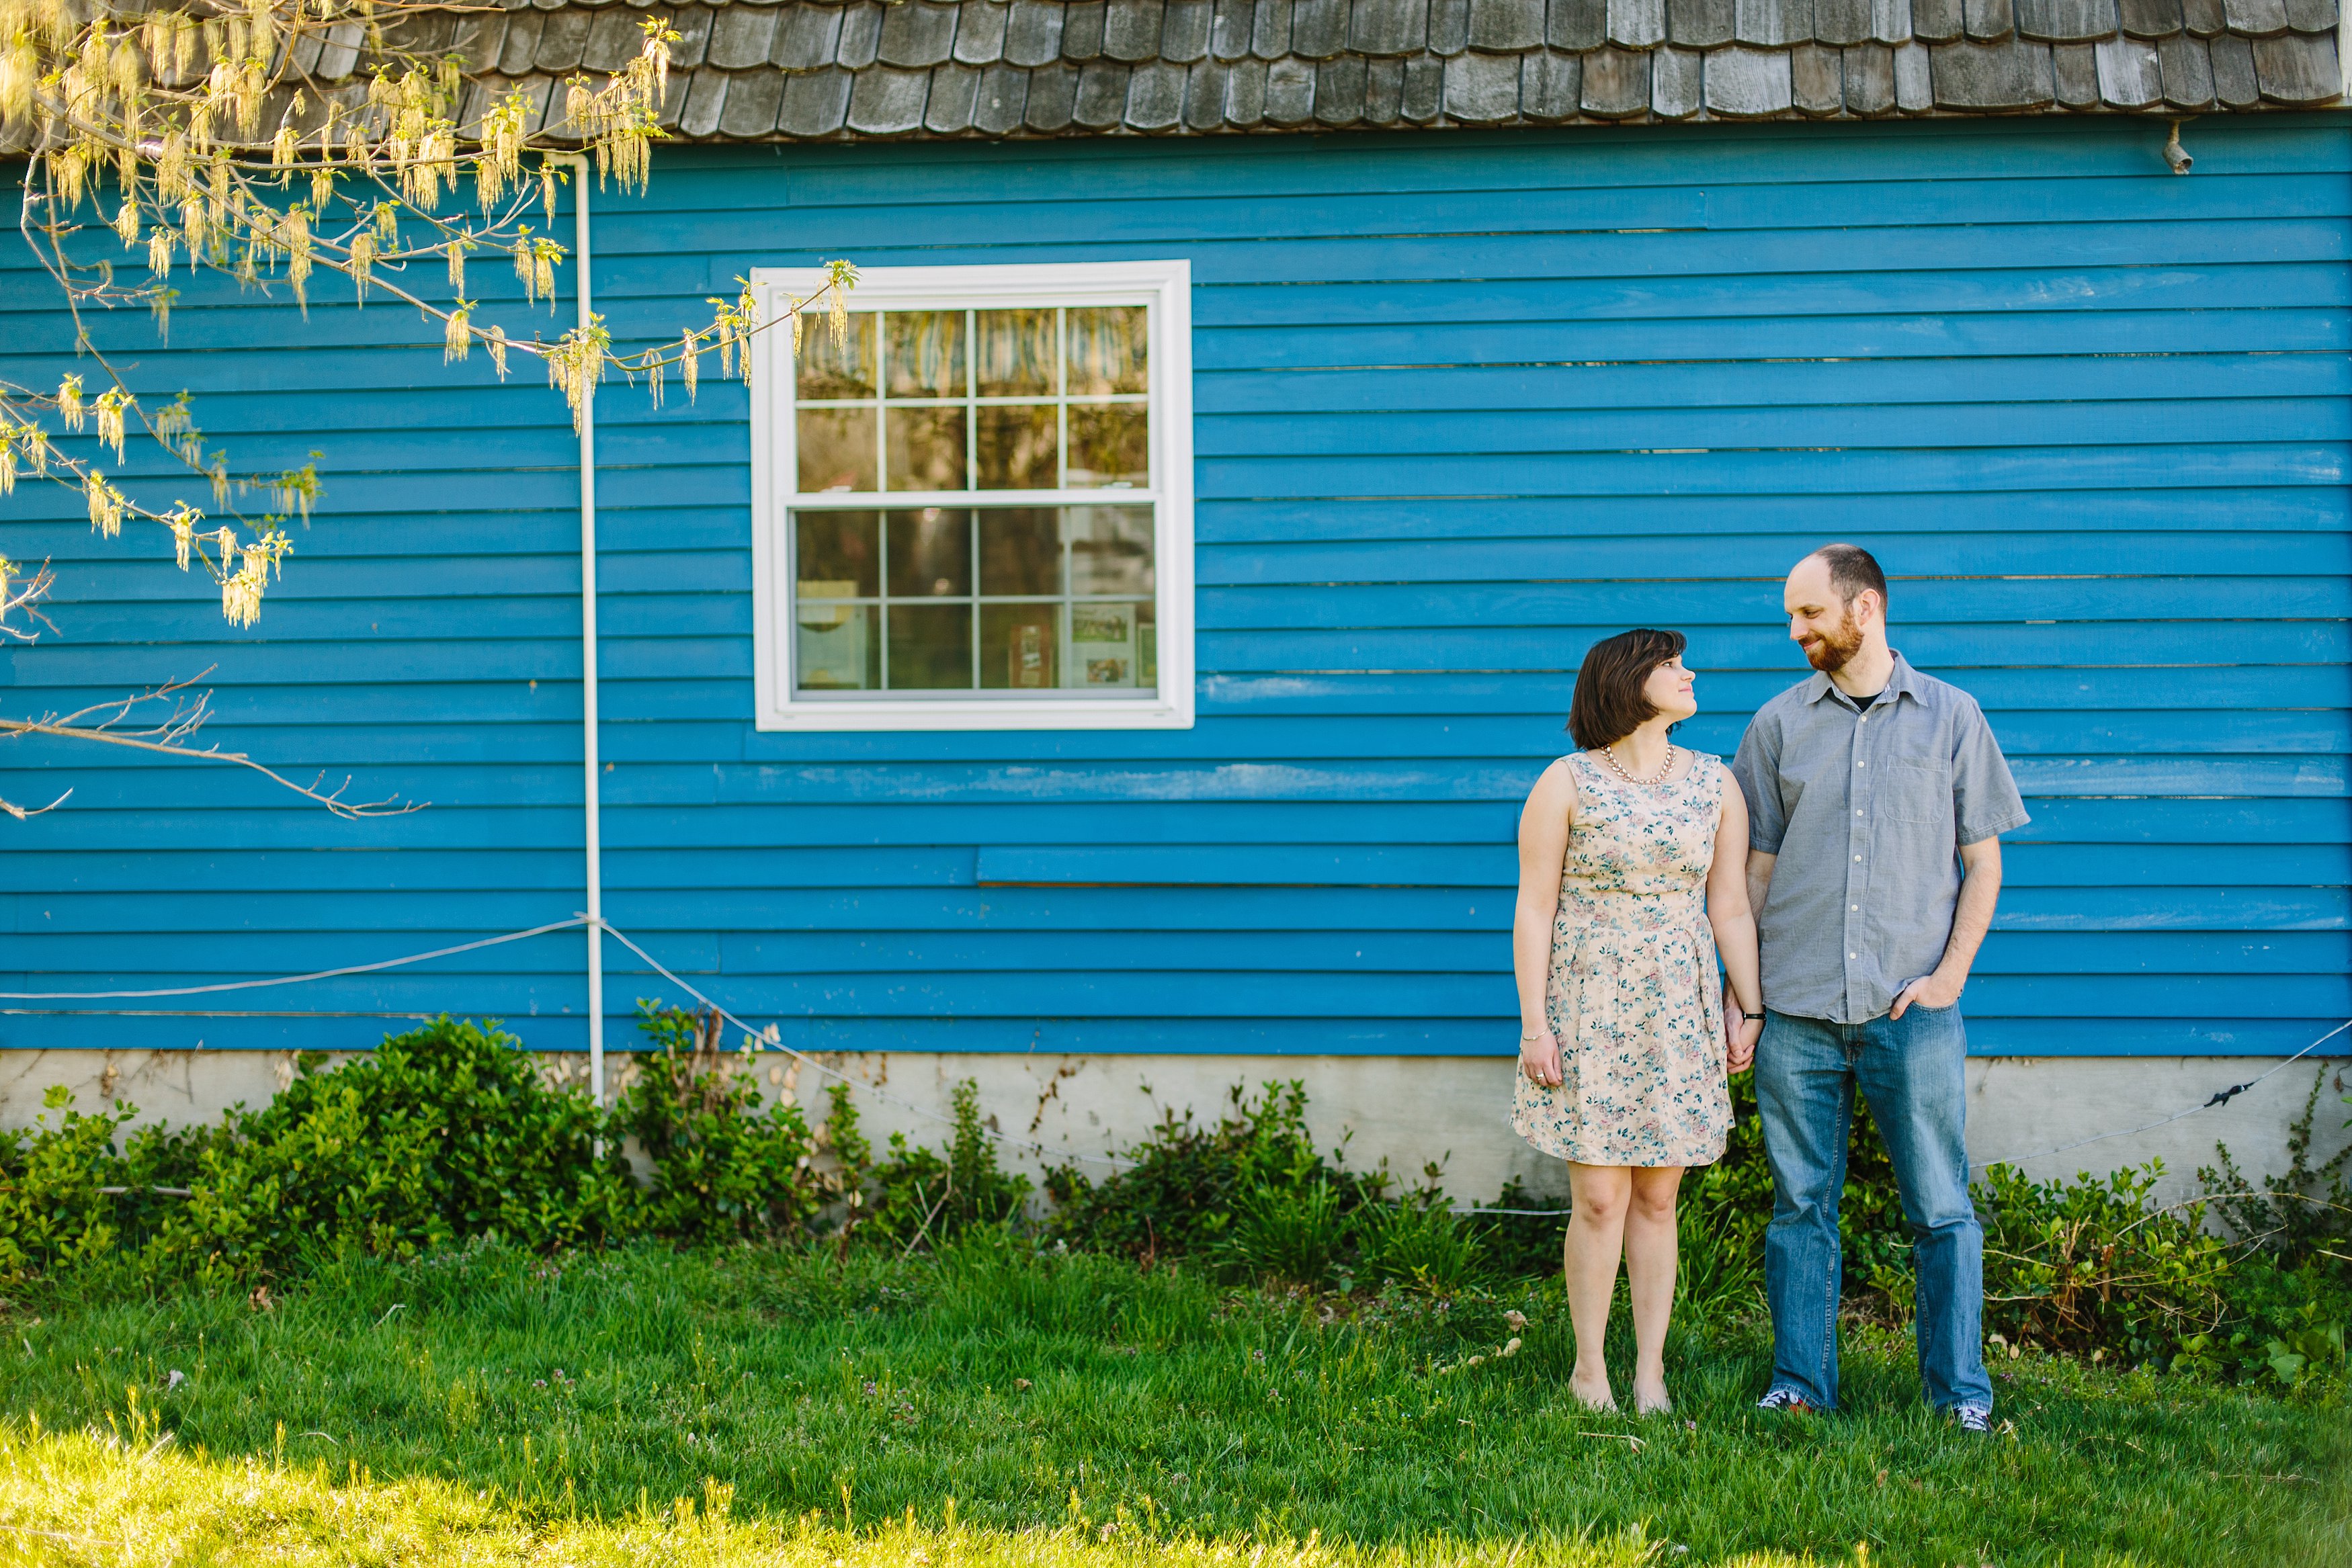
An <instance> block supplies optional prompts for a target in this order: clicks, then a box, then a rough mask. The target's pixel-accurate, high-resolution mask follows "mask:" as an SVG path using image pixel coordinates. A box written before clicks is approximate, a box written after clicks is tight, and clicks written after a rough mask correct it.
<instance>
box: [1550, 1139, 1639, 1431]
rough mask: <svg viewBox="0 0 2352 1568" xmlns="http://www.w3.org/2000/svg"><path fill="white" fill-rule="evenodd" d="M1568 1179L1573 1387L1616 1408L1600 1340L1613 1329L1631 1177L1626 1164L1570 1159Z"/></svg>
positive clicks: (1566, 1255)
mask: <svg viewBox="0 0 2352 1568" xmlns="http://www.w3.org/2000/svg"><path fill="white" fill-rule="evenodd" d="M1568 1182H1569V1190H1570V1194H1571V1195H1572V1196H1571V1199H1570V1201H1571V1203H1572V1205H1573V1207H1571V1208H1570V1211H1569V1217H1568V1239H1567V1240H1566V1241H1565V1242H1563V1243H1562V1244H1561V1248H1560V1255H1561V1264H1562V1275H1563V1278H1564V1281H1565V1282H1566V1284H1567V1288H1568V1321H1569V1322H1570V1324H1571V1325H1572V1326H1573V1327H1574V1328H1575V1330H1576V1369H1575V1370H1574V1371H1573V1372H1571V1373H1570V1374H1569V1379H1568V1386H1569V1391H1570V1393H1572V1394H1574V1395H1575V1396H1577V1398H1578V1399H1580V1400H1581V1401H1583V1403H1584V1404H1585V1405H1586V1406H1588V1407H1590V1408H1591V1409H1595V1410H1614V1409H1615V1408H1617V1399H1616V1396H1614V1395H1612V1393H1610V1391H1609V1364H1608V1362H1607V1361H1606V1360H1605V1359H1604V1357H1603V1355H1602V1344H1603V1342H1604V1341H1605V1340H1606V1339H1607V1337H1608V1333H1609V1299H1610V1297H1612V1295H1614V1294H1616V1291H1617V1260H1618V1259H1619V1257H1621V1256H1622V1253H1623V1251H1624V1242H1625V1207H1626V1201H1627V1198H1628V1197H1629V1196H1630V1195H1631V1192H1632V1189H1633V1182H1632V1177H1631V1176H1630V1174H1629V1173H1628V1171H1627V1170H1626V1168H1625V1167H1624V1166H1580V1165H1578V1164H1576V1163H1575V1162H1574V1161H1570V1163H1569V1167H1568Z"/></svg>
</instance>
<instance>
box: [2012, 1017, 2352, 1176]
mask: <svg viewBox="0 0 2352 1568" xmlns="http://www.w3.org/2000/svg"><path fill="white" fill-rule="evenodd" d="M2347 1029H2352V1019H2345V1020H2344V1021H2343V1022H2342V1023H2340V1024H2337V1025H2336V1027H2335V1028H2334V1029H2331V1030H2328V1031H2327V1032H2326V1034H2323V1035H2321V1036H2320V1037H2319V1038H2318V1039H2317V1040H2313V1041H2312V1042H2311V1043H2310V1044H2309V1045H2306V1046H2305V1047H2304V1048H2303V1049H2302V1050H2301V1051H2296V1052H2295V1053H2294V1055H2293V1056H2290V1057H2288V1058H2287V1059H2286V1060H2285V1061H2282V1062H2280V1063H2279V1064H2278V1065H2277V1066H2275V1067H2273V1068H2272V1069H2271V1070H2270V1071H2268V1072H2264V1073H2261V1074H2259V1075H2257V1076H2255V1077H2252V1078H2249V1079H2247V1080H2246V1081H2245V1082H2243V1083H2233V1084H2231V1085H2230V1087H2229V1088H2227V1089H2217V1090H2215V1091H2214V1092H2213V1096H2212V1098H2211V1099H2210V1100H2207V1101H2206V1102H2205V1103H2203V1104H2201V1105H2191V1106H2189V1109H2187V1110H2186V1111H2175V1112H2174V1113H2172V1114H2171V1115H2169V1116H2167V1117H2165V1118H2163V1119H2162V1120H2160V1121H2155V1122H2150V1123H2148V1124H2147V1125H2146V1126H2143V1127H2119V1128H2117V1129H2116V1131H2114V1132H2112V1133H2097V1134H2093V1135H2092V1136H2090V1137H2087V1138H2077V1139H2075V1140H2074V1142H2073V1143H2071V1144H2061V1145H2058V1146H2057V1147H2056V1148H2054V1149H2044V1150H2042V1152H2041V1153H2040V1154H2038V1155H2011V1156H2008V1157H2006V1158H2002V1159H1998V1160H1979V1161H1976V1162H1975V1163H1974V1164H1972V1165H1970V1166H1969V1169H1970V1170H1979V1171H1980V1170H1986V1169H1990V1167H1991V1166H2014V1165H2023V1164H2024V1163H2026V1162H2027V1161H2028V1160H2046V1159H2049V1158H2051V1157H2053V1155H2063V1154H2066V1153H2069V1152H2071V1151H2073V1150H2075V1149H2080V1148H2086V1147H2088V1146H2089V1145H2093V1144H2104V1143H2105V1142H2106V1141H2107V1140H2108V1139H2109V1138H2128V1137H2133V1136H2135V1135H2137V1134H2141V1133H2153V1132H2155V1131H2156V1130H2157V1129H2158V1127H2169V1126H2170V1125H2172V1124H2173V1123H2175V1122H2178V1121H2181V1120H2183V1119H2184V1118H2186V1117H2189V1116H2194V1115H2195V1114H2197V1113H2198V1112H2200V1111H2210V1110H2211V1109H2212V1108H2213V1107H2214V1106H2216V1105H2226V1104H2228V1103H2230V1102H2231V1100H2234V1099H2236V1098H2237V1097H2238V1096H2239V1095H2241V1094H2243V1093H2244V1092H2246V1091H2247V1090H2249V1089H2252V1088H2253V1087H2254V1086H2255V1085H2256V1084H2258V1083H2260V1082H2263V1079H2266V1078H2271V1077H2273V1076H2275V1075H2276V1074H2278V1073H2281V1072H2284V1071H2286V1070H2287V1069H2288V1068H2290V1067H2293V1066H2294V1064H2295V1063H2296V1062H2298V1061H2302V1060H2303V1059H2304V1058H2305V1057H2306V1056H2309V1055H2310V1054H2311V1053H2312V1052H2313V1051H2317V1050H2318V1049H2319V1048H2320V1047H2321V1046H2323V1045H2326V1043H2327V1042H2328V1041H2329V1040H2334V1039H2335V1038H2336V1036H2337V1035H2339V1034H2342V1033H2343V1032H2344V1031H2345V1030H2347Z"/></svg>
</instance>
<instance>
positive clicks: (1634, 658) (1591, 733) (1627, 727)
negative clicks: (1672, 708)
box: [1568, 626, 1690, 751]
mask: <svg viewBox="0 0 2352 1568" xmlns="http://www.w3.org/2000/svg"><path fill="white" fill-rule="evenodd" d="M1689 645H1690V639H1689V638H1687V637H1685V636H1684V635H1683V634H1682V633H1681V632H1659V631H1654V630H1653V629H1652V628H1650V627H1647V626H1637V627H1635V628H1634V629H1633V631H1631V632H1618V633H1617V635H1615V636H1614V637H1603V638H1602V639H1601V641H1600V642H1598V643H1594V644H1592V646H1591V649H1589V650H1588V651H1587V652H1586V653H1585V655H1584V667H1583V668H1582V669H1580V670H1579V671H1577V672H1576V694H1575V695H1573V696H1572V697H1570V699H1569V704H1568V733H1569V734H1570V735H1572V736H1574V737H1576V744H1577V745H1579V746H1580V747H1583V748H1584V749H1585V750H1587V751H1598V750H1600V749H1601V747H1604V746H1607V745H1609V744H1611V743H1612V742H1613V741H1619V740H1622V739H1624V738H1625V737H1627V736H1629V735H1631V734H1633V732H1634V731H1635V730H1637V729H1639V728H1641V727H1643V725H1645V724H1647V723H1649V722H1650V721H1651V720H1652V719H1654V718H1655V717H1657V716H1658V710H1657V709H1656V708H1654V707H1653V706H1651V705H1650V699H1649V698H1647V697H1645V696H1643V695H1642V687H1643V685H1644V684H1645V683H1646V682H1647V681H1648V680H1649V678H1650V672H1651V671H1653V670H1654V669H1656V668H1657V667H1658V666H1659V665H1660V664H1665V663H1667V662H1668V661H1670V660H1674V659H1678V658H1680V657H1682V652H1683V650H1684V649H1685V648H1686V647H1688V646H1689Z"/></svg>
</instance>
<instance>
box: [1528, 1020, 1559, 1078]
mask: <svg viewBox="0 0 2352 1568" xmlns="http://www.w3.org/2000/svg"><path fill="white" fill-rule="evenodd" d="M1519 1072H1520V1074H1521V1076H1523V1077H1525V1078H1526V1079H1527V1081H1528V1082H1530V1083H1532V1084H1534V1085H1535V1086H1536V1087H1537V1088H1538V1089H1557V1088H1559V1041H1558V1040H1554V1039H1553V1038H1552V1034H1551V1030H1548V1029H1547V1030H1543V1031H1542V1032H1540V1033H1538V1035H1537V1036H1536V1037H1535V1038H1534V1039H1533V1040H1528V1039H1522V1040H1520V1041H1519Z"/></svg>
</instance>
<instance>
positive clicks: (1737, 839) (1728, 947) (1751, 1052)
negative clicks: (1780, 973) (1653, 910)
mask: <svg viewBox="0 0 2352 1568" xmlns="http://www.w3.org/2000/svg"><path fill="white" fill-rule="evenodd" d="M1706 919H1707V924H1708V925H1712V926H1713V927H1714V928H1715V950H1716V951H1717V953H1719V954H1721V955H1722V956H1723V968H1724V975H1725V977H1726V979H1727V981H1728V982H1729V983H1728V984H1727V986H1726V987H1725V994H1724V998H1723V1033H1724V1049H1725V1061H1727V1064H1728V1065H1729V1067H1730V1069H1731V1071H1734V1072H1740V1071H1745V1070H1746V1069H1747V1067H1748V1063H1749V1062H1750V1061H1753V1060H1755V1056H1756V1040H1757V1037H1758V1036H1759V1035H1760V1034H1762V1033H1763V1032H1764V1025H1763V1023H1762V1021H1761V1020H1760V1019H1759V1020H1754V1021H1751V1020H1749V1019H1745V1018H1742V1017H1741V1016H1740V1015H1741V1014H1743V1013H1760V1012H1762V1011H1763V1010H1764V988H1763V985H1762V982H1761V979H1760V977H1759V968H1758V965H1757V958H1756V914H1755V911H1754V910H1753V909H1751V908H1750V907H1749V906H1748V802H1747V801H1746V800H1743V799H1741V797H1740V794H1739V791H1738V789H1737V788H1733V789H1726V790H1724V792H1723V815H1722V817H1721V818H1720V819H1718V820H1717V823H1716V829H1715V862H1714V864H1712V865H1710V866H1709V867H1708V868H1707V873H1706Z"/></svg>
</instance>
